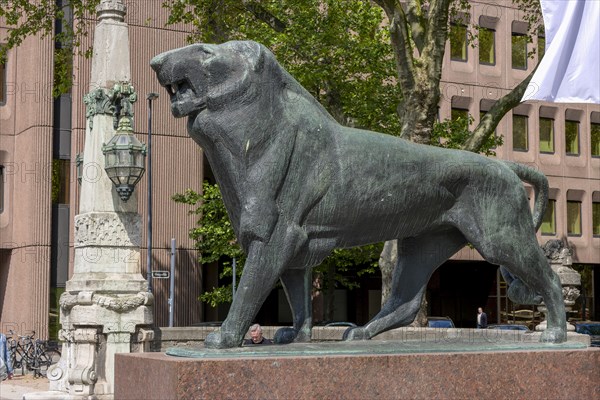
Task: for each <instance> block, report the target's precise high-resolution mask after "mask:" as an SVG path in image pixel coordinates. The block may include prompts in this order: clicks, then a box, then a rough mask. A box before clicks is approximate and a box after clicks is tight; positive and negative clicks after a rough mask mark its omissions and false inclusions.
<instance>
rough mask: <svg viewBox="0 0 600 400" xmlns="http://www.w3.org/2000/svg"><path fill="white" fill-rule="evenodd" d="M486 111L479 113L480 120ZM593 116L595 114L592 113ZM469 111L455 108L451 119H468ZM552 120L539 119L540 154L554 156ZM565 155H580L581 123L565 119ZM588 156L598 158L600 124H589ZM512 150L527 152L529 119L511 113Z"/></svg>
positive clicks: (546, 118) (599, 153)
mask: <svg viewBox="0 0 600 400" xmlns="http://www.w3.org/2000/svg"><path fill="white" fill-rule="evenodd" d="M485 113H486V111H483V110H482V111H480V113H479V114H480V118H481V117H482V116H483V115H485ZM593 114H594V115H595V114H597V113H593ZM468 117H469V111H468V110H466V109H461V108H455V107H453V108H452V110H451V118H452V119H453V120H456V119H458V118H463V119H468ZM554 122H555V121H554V118H549V117H539V132H538V138H539V148H540V152H541V153H546V154H554V152H555V129H554ZM564 139H565V153H566V154H567V155H569V156H578V155H580V154H581V147H582V146H581V122H580V121H576V120H569V119H567V118H565V129H564ZM590 139H591V141H590V155H591V156H592V157H600V122H590ZM512 149H513V150H515V151H529V117H528V116H527V115H520V114H516V113H515V112H514V111H513V113H512Z"/></svg>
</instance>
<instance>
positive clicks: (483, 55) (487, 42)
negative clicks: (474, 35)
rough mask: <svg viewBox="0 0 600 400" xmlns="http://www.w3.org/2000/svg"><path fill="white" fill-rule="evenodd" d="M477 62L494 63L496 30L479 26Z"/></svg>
mask: <svg viewBox="0 0 600 400" xmlns="http://www.w3.org/2000/svg"><path fill="white" fill-rule="evenodd" d="M479 63H480V64H486V65H494V64H496V31H494V30H493V29H488V28H479Z"/></svg>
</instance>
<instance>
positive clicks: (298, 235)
mask: <svg viewBox="0 0 600 400" xmlns="http://www.w3.org/2000/svg"><path fill="white" fill-rule="evenodd" d="M151 66H152V68H153V69H154V71H155V72H156V74H157V77H158V80H159V82H160V83H161V85H162V86H164V87H165V88H166V89H167V91H168V92H169V95H170V98H171V110H172V113H173V115H174V116H175V117H185V116H187V117H188V132H189V134H190V136H191V137H192V138H193V139H194V140H195V141H196V142H197V143H198V144H199V145H200V146H202V149H203V150H204V153H205V154H206V156H207V157H208V160H209V162H210V165H211V166H212V169H213V172H214V175H215V178H216V180H217V182H218V184H219V187H220V189H221V192H222V194H223V200H224V203H225V206H226V208H227V211H228V213H229V217H230V219H231V222H232V224H233V228H234V230H235V233H236V235H237V237H238V239H239V243H240V244H241V246H242V247H243V249H244V251H245V252H246V253H247V255H248V259H247V261H246V265H245V267H244V271H243V274H242V277H241V279H240V282H239V287H238V290H237V294H236V297H235V299H234V301H233V304H232V305H231V308H230V311H229V314H228V316H227V318H226V319H225V321H224V322H223V325H222V326H221V329H220V330H219V331H216V332H213V333H211V334H210V335H209V337H208V338H207V339H206V342H205V345H206V346H207V347H210V348H229V347H236V346H240V344H241V343H242V339H243V337H244V334H245V332H246V331H247V329H248V327H249V326H250V324H251V323H252V321H253V319H254V318H255V317H256V314H257V312H258V311H259V309H260V307H261V305H262V304H263V302H264V301H265V299H266V297H267V295H268V294H269V292H270V291H271V289H272V288H273V286H274V284H275V283H276V282H277V280H278V279H281V283H282V284H283V287H284V289H285V293H286V295H287V298H288V300H289V303H290V305H291V308H292V312H293V316H294V317H293V318H294V326H293V328H282V329H280V330H279V331H278V332H277V333H276V335H275V340H276V341H277V342H280V343H281V342H290V341H308V340H310V336H311V328H312V315H311V309H312V304H311V296H310V293H311V288H312V282H311V269H312V267H314V266H316V265H318V264H319V263H321V261H322V260H323V259H324V258H325V257H327V255H329V254H330V252H331V251H332V250H333V249H335V248H344V247H353V246H359V245H363V244H368V243H375V242H381V241H387V240H392V239H398V244H399V260H398V264H397V266H396V267H395V270H394V273H393V290H392V293H391V295H390V299H389V300H388V301H387V302H386V303H385V304H384V305H383V307H382V309H381V311H380V312H379V314H377V315H376V316H375V317H374V318H373V319H372V320H371V321H370V322H369V323H368V324H367V325H365V326H364V327H359V328H354V329H352V330H350V331H348V332H347V335H346V339H347V340H359V339H370V338H371V337H373V336H375V335H377V334H379V333H381V332H384V331H386V330H388V329H392V328H396V327H400V326H404V325H407V324H409V323H411V322H412V321H413V319H414V317H415V315H416V313H417V311H418V309H419V304H420V302H421V297H422V295H423V293H424V290H425V288H426V286H427V283H428V280H429V278H430V276H431V274H432V273H433V272H434V270H435V269H436V268H437V267H438V266H440V265H441V264H442V263H444V262H445V261H446V260H447V259H448V258H449V257H451V256H452V255H453V254H454V253H455V252H456V251H458V250H459V249H460V248H462V247H463V246H465V244H467V243H471V244H472V245H473V246H474V247H475V248H476V249H477V250H478V251H479V252H480V253H481V255H482V256H483V257H484V258H485V259H486V260H487V261H488V262H490V263H493V264H497V265H501V266H502V268H503V271H505V276H506V277H507V280H508V281H509V283H510V289H509V296H510V297H511V298H512V299H514V300H515V301H517V302H518V303H520V304H539V303H540V302H541V301H542V300H543V301H544V302H545V304H546V306H547V307H548V310H549V312H548V329H547V330H546V331H544V332H543V334H542V341H547V342H562V341H565V340H566V321H565V309H564V304H563V299H562V291H561V285H560V282H559V279H558V276H557V275H556V274H554V273H553V272H552V270H551V269H550V267H549V265H548V262H547V260H546V258H545V257H544V253H543V251H542V250H541V248H540V246H539V245H538V243H537V240H536V236H535V232H536V230H537V228H538V227H539V225H540V223H541V219H542V215H543V213H544V210H545V207H546V203H547V193H548V183H547V180H546V178H545V176H544V175H542V174H541V173H539V172H537V171H535V170H533V169H531V168H528V167H525V166H522V165H518V164H514V163H508V162H503V161H499V160H494V159H490V158H486V157H483V156H480V155H478V154H474V153H470V152H466V151H459V150H448V149H442V148H437V147H432V146H425V145H419V144H415V143H412V142H409V141H406V140H403V139H399V138H396V137H392V136H389V135H384V134H380V133H375V132H369V131H365V130H360V129H354V128H348V127H344V126H341V125H340V124H338V123H337V122H336V121H335V120H334V119H333V118H332V117H331V116H330V115H329V114H328V113H327V111H326V110H325V109H324V108H323V107H322V106H321V105H320V104H319V103H318V102H317V101H316V100H315V99H314V98H313V97H312V96H311V95H310V94H309V93H308V92H307V91H306V90H305V89H304V88H303V87H302V86H301V85H300V84H299V83H298V82H297V81H296V80H295V79H294V78H293V77H292V76H291V75H290V74H289V73H288V72H287V71H285V70H284V69H283V68H282V67H281V66H280V65H279V63H278V62H277V61H276V59H275V57H274V56H273V54H272V53H271V52H270V51H269V50H267V49H266V48H265V47H264V46H262V45H260V44H258V43H255V42H250V41H233V42H228V43H224V44H221V45H213V44H193V45H190V46H187V47H183V48H180V49H176V50H172V51H169V52H166V53H163V54H160V55H158V56H156V57H155V58H154V59H153V60H152V62H151ZM522 181H526V182H528V183H530V184H531V185H532V186H533V187H534V189H535V194H536V199H535V207H534V212H533V215H532V212H531V210H530V208H529V202H528V199H527V195H526V192H525V189H524V186H523V184H522Z"/></svg>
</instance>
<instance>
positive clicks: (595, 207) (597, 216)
mask: <svg viewBox="0 0 600 400" xmlns="http://www.w3.org/2000/svg"><path fill="white" fill-rule="evenodd" d="M592 232H593V233H594V236H600V203H592Z"/></svg>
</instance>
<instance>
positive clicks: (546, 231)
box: [540, 200, 556, 235]
mask: <svg viewBox="0 0 600 400" xmlns="http://www.w3.org/2000/svg"><path fill="white" fill-rule="evenodd" d="M555 210H556V200H548V207H546V212H545V213H544V217H543V219H542V227H541V228H540V230H541V232H542V235H555V234H556V213H555Z"/></svg>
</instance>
